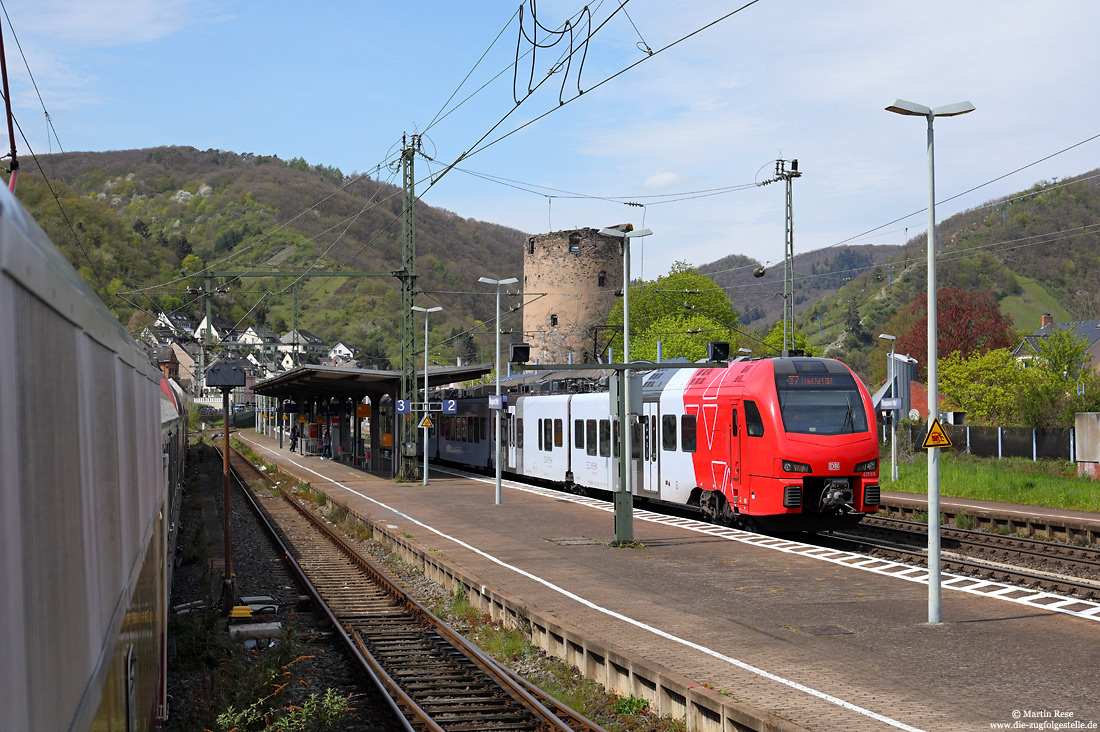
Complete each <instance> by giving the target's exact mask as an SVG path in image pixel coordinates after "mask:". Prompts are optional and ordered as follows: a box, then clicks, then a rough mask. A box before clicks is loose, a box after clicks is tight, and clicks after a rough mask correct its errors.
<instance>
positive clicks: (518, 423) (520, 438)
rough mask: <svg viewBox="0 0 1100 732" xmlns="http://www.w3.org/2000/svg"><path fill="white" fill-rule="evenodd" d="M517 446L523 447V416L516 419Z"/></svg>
mask: <svg viewBox="0 0 1100 732" xmlns="http://www.w3.org/2000/svg"><path fill="white" fill-rule="evenodd" d="M516 447H517V448H520V449H523V417H520V418H519V419H517V420H516Z"/></svg>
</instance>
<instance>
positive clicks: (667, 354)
mask: <svg viewBox="0 0 1100 732" xmlns="http://www.w3.org/2000/svg"><path fill="white" fill-rule="evenodd" d="M607 325H608V326H609V328H610V332H611V333H612V334H613V335H612V337H611V338H610V342H611V343H612V344H614V343H615V342H616V338H620V339H621V335H622V331H623V306H622V302H621V301H620V302H618V303H616V304H615V307H614V308H612V310H611V314H610V315H609V316H608V318H607ZM737 327H738V318H737V313H736V312H735V311H734V309H733V305H732V304H731V303H730V301H729V298H728V297H726V293H725V291H724V290H722V288H720V287H719V286H718V285H716V284H715V283H714V282H713V281H712V280H711V279H709V278H708V277H706V276H705V275H701V274H699V273H698V272H697V271H696V270H695V268H694V267H692V266H691V265H690V264H688V263H687V262H676V263H674V264H673V265H672V268H671V269H670V270H669V273H668V274H667V275H662V276H660V277H658V278H657V279H656V280H653V281H650V282H646V281H641V282H637V283H634V284H631V285H630V357H631V358H632V359H642V360H654V359H656V357H657V343H658V342H660V343H661V344H662V350H661V352H662V356H663V358H666V359H668V358H678V357H682V358H687V359H689V360H697V359H700V358H704V357H705V356H706V355H707V343H708V342H710V341H728V342H729V344H730V348H731V350H736V348H737V338H738V332H737ZM617 342H619V343H621V340H618V341H617Z"/></svg>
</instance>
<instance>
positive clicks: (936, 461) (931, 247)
mask: <svg viewBox="0 0 1100 732" xmlns="http://www.w3.org/2000/svg"><path fill="white" fill-rule="evenodd" d="M886 111H887V112H894V113H895V114H904V115H910V116H914V117H924V118H926V119H927V120H928V242H927V247H928V428H929V429H931V427H932V421H933V420H934V419H936V418H937V417H938V416H939V406H940V405H939V389H938V386H937V383H936V380H937V377H938V371H937V366H938V364H937V361H938V360H939V351H937V345H936V247H935V241H936V162H935V161H936V156H935V144H934V142H933V139H934V138H933V134H932V122H933V120H935V118H936V117H955V116H957V115H960V114H966V113H967V112H973V111H974V105H973V104H971V103H970V102H956V103H955V104H947V105H944V106H942V107H926V106H924V105H923V104H916V103H914V102H907V101H906V100H904V99H895V100H894V101H893V103H892V104H890V105H889V106H888V107H886ZM942 620H943V615H942V612H941V607H940V454H939V448H937V447H931V448H928V622H929V623H939V622H942Z"/></svg>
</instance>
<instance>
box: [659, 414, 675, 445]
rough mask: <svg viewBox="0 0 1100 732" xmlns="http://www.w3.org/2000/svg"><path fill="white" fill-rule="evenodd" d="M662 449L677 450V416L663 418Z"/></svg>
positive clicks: (667, 415) (671, 415) (668, 415)
mask: <svg viewBox="0 0 1100 732" xmlns="http://www.w3.org/2000/svg"><path fill="white" fill-rule="evenodd" d="M661 449H663V450H675V449H676V415H675V414H666V415H665V416H663V417H661Z"/></svg>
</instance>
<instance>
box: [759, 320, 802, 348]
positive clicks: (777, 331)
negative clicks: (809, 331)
mask: <svg viewBox="0 0 1100 732" xmlns="http://www.w3.org/2000/svg"><path fill="white" fill-rule="evenodd" d="M764 342H765V343H766V344H767V346H766V347H767V349H768V352H769V353H777V354H778V353H783V321H782V320H777V321H776V322H775V325H773V326H772V329H771V330H769V331H768V334H767V335H766V336H764ZM787 346H788V348H790V349H791V350H792V351H802V353H803V354H805V355H807V356H813V355H815V354H814V348H813V346H811V345H810V344H809V342H808V341H807V340H806V336H805V334H803V332H802V331H801V330H799V329H798V327H797V326H796V325H795V324H794V323H793V322H790V323H787Z"/></svg>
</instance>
